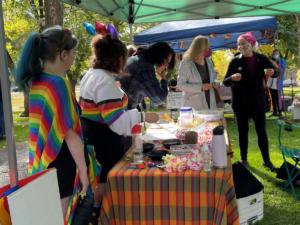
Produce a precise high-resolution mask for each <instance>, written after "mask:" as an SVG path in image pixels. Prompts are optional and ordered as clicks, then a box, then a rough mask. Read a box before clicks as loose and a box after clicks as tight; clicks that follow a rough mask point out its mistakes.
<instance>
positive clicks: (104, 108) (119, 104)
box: [97, 98, 124, 125]
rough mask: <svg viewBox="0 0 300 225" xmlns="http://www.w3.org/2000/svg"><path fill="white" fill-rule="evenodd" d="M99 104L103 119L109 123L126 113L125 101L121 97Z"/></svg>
mask: <svg viewBox="0 0 300 225" xmlns="http://www.w3.org/2000/svg"><path fill="white" fill-rule="evenodd" d="M97 105H98V109H99V112H100V114H101V117H102V119H103V121H104V122H105V123H106V124H108V125H111V124H112V123H114V122H115V121H116V120H117V119H118V118H119V117H120V116H121V115H122V114H123V113H124V108H123V101H122V99H121V98H119V99H108V100H105V101H102V102H99V103H98V104H97Z"/></svg>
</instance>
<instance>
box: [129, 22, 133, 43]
mask: <svg viewBox="0 0 300 225" xmlns="http://www.w3.org/2000/svg"><path fill="white" fill-rule="evenodd" d="M132 25H133V24H132V23H130V24H129V32H130V44H131V45H132V44H133V33H132Z"/></svg>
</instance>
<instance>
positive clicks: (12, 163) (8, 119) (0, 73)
mask: <svg viewBox="0 0 300 225" xmlns="http://www.w3.org/2000/svg"><path fill="white" fill-rule="evenodd" d="M5 49H6V47H5V35H4V23H3V11H2V1H0V78H1V87H2V100H3V111H4V121H5V133H6V142H7V152H8V164H9V179H10V185H11V186H12V187H13V186H15V185H17V182H18V169H17V157H16V143H15V138H14V129H13V119H12V109H11V96H10V84H9V79H8V77H9V75H8V66H7V59H6V50H5Z"/></svg>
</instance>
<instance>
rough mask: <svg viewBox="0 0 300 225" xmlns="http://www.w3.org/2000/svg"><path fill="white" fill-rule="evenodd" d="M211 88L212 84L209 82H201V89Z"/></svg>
mask: <svg viewBox="0 0 300 225" xmlns="http://www.w3.org/2000/svg"><path fill="white" fill-rule="evenodd" d="M211 88H212V84H209V83H205V84H202V88H201V89H202V91H208V90H209V89H211Z"/></svg>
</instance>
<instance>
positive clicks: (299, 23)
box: [296, 15, 300, 69]
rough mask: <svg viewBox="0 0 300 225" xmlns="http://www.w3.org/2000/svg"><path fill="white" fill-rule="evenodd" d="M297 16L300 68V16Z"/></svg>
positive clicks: (299, 66)
mask: <svg viewBox="0 0 300 225" xmlns="http://www.w3.org/2000/svg"><path fill="white" fill-rule="evenodd" d="M296 18H297V34H298V35H297V37H298V62H297V68H298V69H300V16H299V15H298V16H296Z"/></svg>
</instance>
